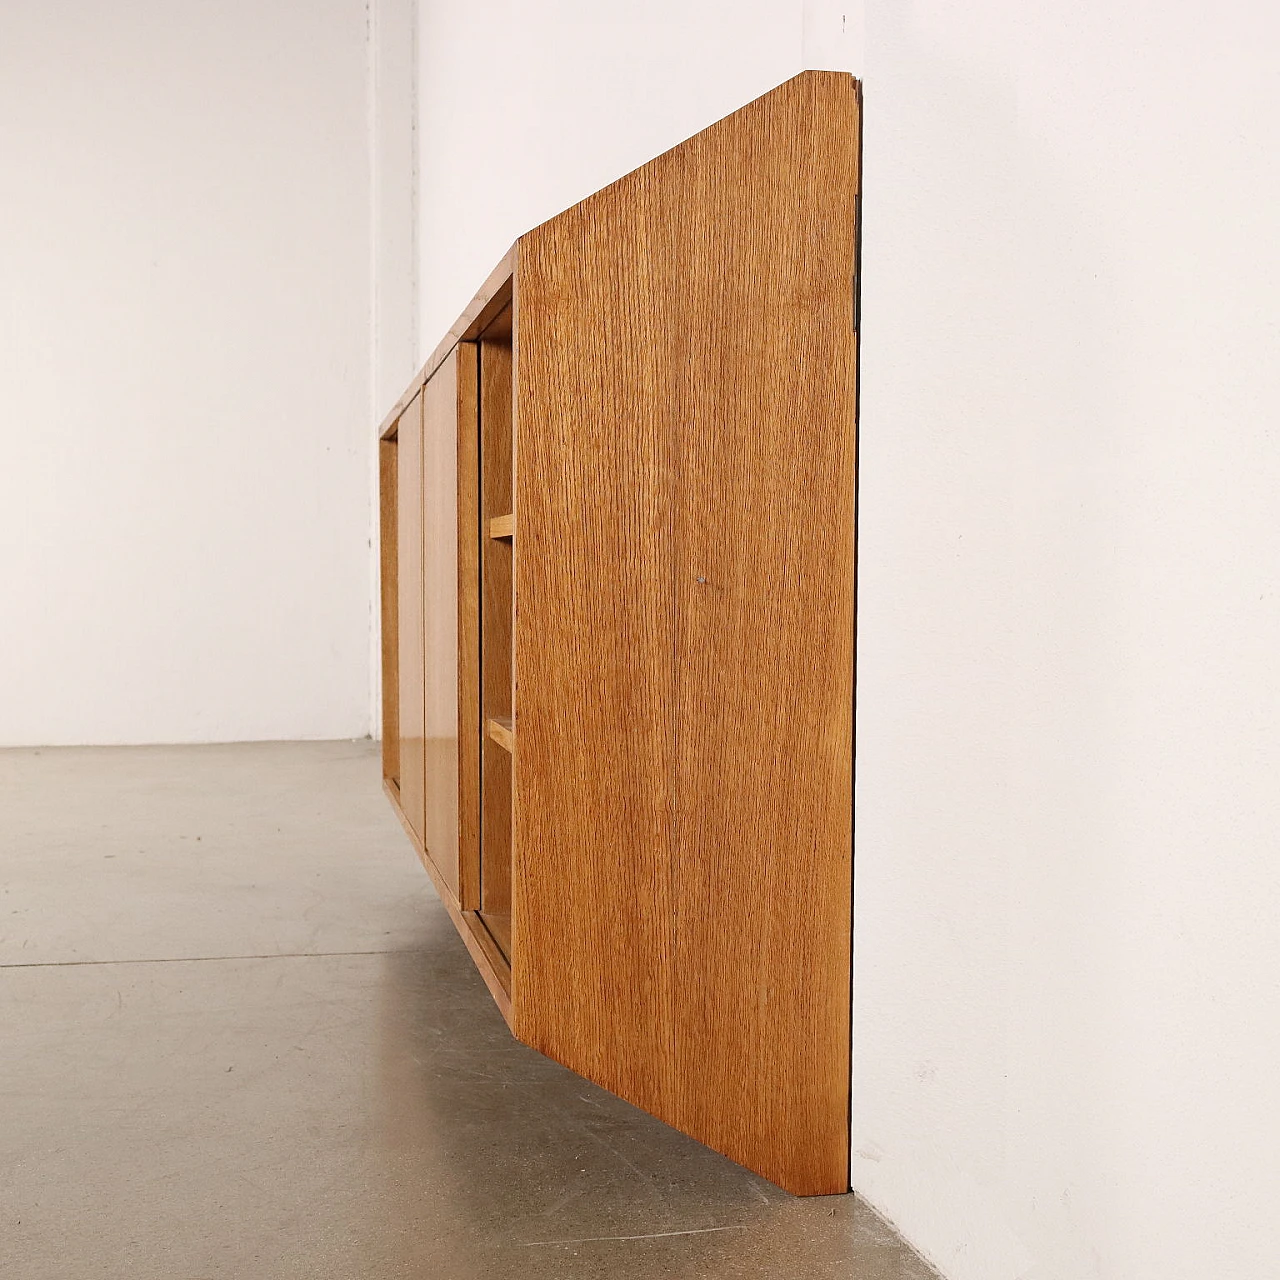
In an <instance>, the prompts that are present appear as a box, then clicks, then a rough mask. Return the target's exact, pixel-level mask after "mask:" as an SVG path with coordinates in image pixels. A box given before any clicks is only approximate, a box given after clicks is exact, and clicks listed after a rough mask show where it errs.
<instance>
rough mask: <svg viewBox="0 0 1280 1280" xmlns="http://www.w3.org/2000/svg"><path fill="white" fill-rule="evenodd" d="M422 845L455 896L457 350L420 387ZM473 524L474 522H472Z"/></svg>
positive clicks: (457, 704)
mask: <svg viewBox="0 0 1280 1280" xmlns="http://www.w3.org/2000/svg"><path fill="white" fill-rule="evenodd" d="M422 400H423V426H422V474H423V482H422V544H423V552H422V557H423V561H422V579H423V597H422V613H423V656H424V665H425V673H426V674H425V685H424V693H425V705H426V725H425V743H424V754H425V773H426V785H425V791H424V810H425V826H424V828H423V843H424V844H425V845H426V849H427V854H428V855H429V856H430V858H431V859H432V861H433V862H434V863H435V864H436V868H437V870H438V871H439V872H440V874H441V876H442V877H443V878H444V881H445V883H446V884H448V885H449V887H450V889H452V891H453V893H454V896H455V897H456V896H458V891H459V886H458V805H459V786H458V782H459V777H458V757H459V752H458V748H459V742H458V706H459V696H458V694H459V686H458V677H459V667H458V551H459V541H458V480H459V474H458V425H459V424H458V355H457V349H456V348H455V349H454V350H453V351H452V352H450V354H449V356H448V357H447V358H446V359H445V360H444V361H442V362H441V364H440V367H439V368H438V369H437V370H436V371H435V373H434V374H432V376H431V378H430V379H429V380H428V382H427V384H426V385H425V386H424V387H423V389H422ZM472 527H473V528H474V525H473V526H472Z"/></svg>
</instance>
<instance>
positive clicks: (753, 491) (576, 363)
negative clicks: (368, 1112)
mask: <svg viewBox="0 0 1280 1280" xmlns="http://www.w3.org/2000/svg"><path fill="white" fill-rule="evenodd" d="M857 139H858V115H857V86H856V82H855V81H853V80H852V78H851V77H849V76H845V75H839V74H836V73H818V72H810V73H806V74H805V75H803V76H800V77H797V78H796V79H795V80H793V81H789V82H788V83H787V84H785V85H783V86H781V87H780V88H779V89H777V90H775V91H774V92H772V93H770V94H767V95H765V97H764V98H762V99H759V100H757V101H756V102H754V103H752V104H750V105H749V106H748V107H746V108H744V109H743V110H742V111H739V112H736V113H735V114H734V115H732V116H729V117H727V118H726V119H725V120H723V121H721V122H719V123H718V124H716V125H713V126H712V127H711V128H710V129H708V130H705V131H704V132H703V133H701V134H699V135H698V136H697V137H695V138H694V139H691V140H690V141H689V142H687V143H683V144H681V145H680V146H679V147H676V148H674V149H673V150H672V151H670V152H667V153H666V154H664V155H663V156H660V157H659V158H658V159H657V160H655V161H653V162H652V163H650V164H648V165H646V166H644V167H643V168H642V169H639V170H637V171H636V172H635V173H632V174H629V175H627V176H626V177H625V178H623V179H621V180H620V181H618V182H617V183H615V184H613V185H612V186H610V187H608V188H606V189H605V190H604V191H602V192H599V193H597V194H596V195H594V196H592V197H590V198H589V199H587V200H585V201H584V202H583V203H582V204H580V205H578V206H576V207H575V208H574V209H571V210H569V211H568V212H567V213H565V214H562V215H560V216H559V217H557V218H555V219H552V220H551V222H549V223H547V224H545V225H544V226H542V227H539V228H537V229H536V230H535V231H533V232H531V233H529V235H527V236H525V237H524V238H523V239H522V240H521V242H520V245H519V268H518V271H517V277H516V305H517V314H518V321H517V334H516V363H517V370H518V385H517V412H516V422H517V433H516V434H517V439H516V501H515V506H514V514H515V515H516V517H517V526H518V529H519V533H518V538H517V548H516V551H517V554H516V582H515V599H516V605H517V613H516V617H517V625H516V632H515V672H516V687H517V691H518V712H517V717H516V719H517V724H516V742H517V744H518V750H517V753H516V755H515V786H516V793H515V870H516V886H515V937H514V946H515V952H514V954H515V956H516V958H517V964H516V966H515V968H514V971H513V988H512V997H513V999H512V1005H513V1019H514V1021H513V1028H514V1030H515V1031H516V1034H517V1035H518V1036H520V1038H521V1039H524V1040H526V1041H528V1042H529V1043H531V1044H533V1045H534V1046H535V1047H537V1048H539V1049H542V1050H543V1051H544V1052H546V1053H549V1054H550V1055H551V1056H553V1057H555V1058H557V1059H558V1060H559V1061H561V1062H564V1063H565V1064H566V1065H568V1066H570V1067H572V1068H573V1069H574V1070H577V1071H579V1072H581V1073H582V1074H584V1075H587V1076H589V1077H590V1078H592V1079H594V1080H596V1081H598V1082H599V1083H601V1084H602V1085H604V1086H605V1087H607V1088H609V1089H612V1090H613V1091H615V1092H617V1093H619V1094H621V1095H622V1096H623V1097H626V1098H628V1099H629V1100H631V1101H632V1102H634V1103H636V1104H637V1105H639V1106H642V1107H644V1108H645V1109H647V1110H649V1111H651V1112H653V1113H654V1114H656V1115H658V1116H660V1117H661V1118H663V1119H665V1120H667V1121H668V1122H669V1123H672V1124H674V1125H675V1126H676V1127H678V1128H680V1129H682V1130H684V1131H685V1132H688V1133H690V1134H692V1135H693V1136H694V1137H696V1138H698V1139H700V1140H701V1141H703V1142H706V1143H708V1144H709V1145H711V1146H713V1147H715V1148H716V1149H717V1150H720V1151H723V1152H725V1153H726V1154H727V1155H729V1156H731V1157H732V1158H733V1159H735V1160H737V1161H739V1162H740V1163H742V1164H745V1165H747V1166H748V1167H750V1168H752V1169H755V1170H756V1171H758V1172H760V1173H762V1174H764V1175H765V1176H767V1177H769V1178H771V1179H773V1180H774V1181H776V1182H778V1183H779V1184H780V1185H783V1186H785V1187H787V1188H788V1189H790V1190H792V1191H796V1192H800V1193H806V1194H815V1193H823V1192H836V1191H842V1190H845V1189H847V1186H848V1151H849V1148H848V1106H849V1056H850V1035H849V1021H850V1008H849V996H850V981H849V977H850V973H849V953H850V939H851V927H852V922H851V909H850V908H851V902H850V899H851V814H852V705H853V626H854V619H853V585H854V584H853V516H854V513H853V460H854V442H855V409H856V402H855V397H854V391H855V382H854V378H855V371H854V364H853V359H854V334H853V311H852V299H853V288H854V269H855V258H854V255H855V243H854V227H855V220H856V216H855V210H856V200H855V195H856V191H857V156H858V143H857Z"/></svg>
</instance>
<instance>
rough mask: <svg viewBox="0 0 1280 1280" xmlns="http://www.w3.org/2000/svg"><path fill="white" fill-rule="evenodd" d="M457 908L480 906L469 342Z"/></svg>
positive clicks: (476, 460)
mask: <svg viewBox="0 0 1280 1280" xmlns="http://www.w3.org/2000/svg"><path fill="white" fill-rule="evenodd" d="M457 350H458V355H457V361H458V902H459V904H460V906H461V908H462V909H463V910H464V911H474V910H476V909H477V908H478V907H479V906H480V743H481V736H480V735H481V730H480V725H481V724H482V723H483V721H482V719H481V716H480V539H481V525H480V424H479V418H478V412H479V407H478V400H479V386H478V381H477V380H478V377H479V370H478V364H477V357H476V346H475V343H473V342H460V343H459V344H458V349H457Z"/></svg>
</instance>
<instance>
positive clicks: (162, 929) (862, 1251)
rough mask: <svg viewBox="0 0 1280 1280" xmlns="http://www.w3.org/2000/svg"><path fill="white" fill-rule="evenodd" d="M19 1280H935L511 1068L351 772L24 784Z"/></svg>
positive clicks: (325, 768) (717, 1165) (617, 1114)
mask: <svg viewBox="0 0 1280 1280" xmlns="http://www.w3.org/2000/svg"><path fill="white" fill-rule="evenodd" d="M0 1276H2V1277H4V1278H5V1280H46V1278H48V1280H89V1278H90V1277H94V1278H98V1277H104V1278H110V1280H116V1278H117V1277H128V1278H129V1280H150V1278H152V1277H154V1278H155V1280H215V1278H219V1280H220V1278H222V1277H234V1278H235V1280H276V1278H278V1277H295V1276H296V1277H307V1280H318V1278H320V1277H344V1278H345V1277H353V1278H354V1277H369V1278H371V1280H376V1278H381V1277H417V1276H422V1277H430V1278H432V1280H506V1278H507V1277H513V1278H514V1277H519V1278H520V1280H543V1278H544V1277H545V1278H546V1280H585V1278H586V1277H605V1276H608V1277H619V1278H622V1280H651V1278H655V1280H656V1277H667V1276H670V1277H679V1278H681V1280H684V1278H686V1277H687V1278H690V1280H692V1278H694V1277H715V1278H717V1280H718V1278H719V1277H731V1276H733V1277H761V1278H763V1277H787V1278H788V1280H790V1278H791V1277H796V1278H797V1280H819V1278H822V1277H840V1278H841V1280H928V1278H929V1277H932V1276H933V1272H931V1271H930V1270H929V1269H928V1268H927V1267H926V1266H925V1265H924V1264H923V1263H922V1262H921V1261H920V1260H919V1259H918V1258H916V1257H915V1256H914V1255H913V1254H911V1253H910V1252H909V1251H908V1250H907V1249H906V1248H905V1247H904V1246H903V1245H902V1244H901V1243H900V1242H899V1241H898V1239H897V1238H896V1237H895V1235H894V1234H893V1232H892V1231H891V1230H890V1229H889V1228H888V1227H887V1226H886V1225H885V1224H884V1223H883V1222H882V1221H881V1220H880V1219H879V1218H877V1217H876V1216H875V1215H874V1214H873V1213H872V1212H871V1211H870V1209H868V1208H867V1207H866V1206H865V1205H864V1204H862V1203H861V1202H860V1201H859V1200H858V1199H857V1198H856V1197H853V1196H840V1197H830V1198H826V1199H821V1200H797V1199H793V1198H791V1197H789V1196H787V1195H785V1194H784V1193H782V1192H781V1191H779V1190H778V1189H777V1188H775V1187H773V1186H770V1185H769V1184H768V1183H766V1182H764V1181H762V1180H761V1179H759V1178H756V1177H754V1176H752V1175H751V1174H749V1173H747V1172H745V1171H744V1170H742V1169H740V1168H738V1167H737V1166H736V1165H733V1164H731V1163H730V1162H729V1161H727V1160H725V1159H723V1158H721V1157H720V1156H717V1155H715V1154H714V1153H712V1152H710V1151H708V1150H706V1149H705V1148H703V1147H701V1146H699V1145H698V1144H697V1143H695V1142H693V1141H691V1140H690V1139H688V1138H685V1137H683V1136H682V1135H680V1134H678V1133H676V1132H674V1131H673V1130H671V1129H669V1128H667V1127H666V1126H665V1125H663V1124H661V1123H659V1122H658V1121H656V1120H653V1119H652V1118H650V1117H648V1116H646V1115H644V1114H642V1113H641V1112H639V1111H636V1110H635V1109H634V1108H632V1107H630V1106H628V1105H627V1104H625V1103H623V1102H620V1101H619V1100H618V1099H616V1098H613V1097H611V1096H610V1095H609V1094H607V1093H604V1092H603V1091H602V1090H600V1089H597V1088H595V1087H594V1086H592V1085H589V1084H588V1083H587V1082H586V1081H584V1080H582V1079H580V1078H579V1077H577V1076H575V1075H573V1074H572V1073H571V1072H568V1071H565V1070H564V1069H563V1068H561V1067H558V1066H556V1065H555V1064H554V1063H552V1062H549V1061H548V1060H547V1059H545V1058H542V1057H540V1056H539V1055H538V1054H536V1053H534V1052H533V1051H532V1050H529V1049H526V1048H524V1047H523V1046H522V1045H519V1044H517V1043H516V1042H515V1041H513V1040H512V1039H511V1037H510V1035H509V1034H508V1032H507V1029H506V1026H505V1024H504V1023H503V1021H502V1019H501V1017H500V1016H499V1015H498V1013H497V1010H496V1009H495V1008H494V1007H493V1004H492V1002H491V1001H490V999H489V996H488V993H487V992H486V991H485V988H484V985H483V983H482V982H481V980H480V978H479V977H478V975H477V974H476V973H475V971H474V969H473V968H472V965H471V961H470V959H469V958H468V956H467V954H466V951H465V950H464V948H463V946H462V943H461V942H460V941H459V940H458V938H457V936H456V935H455V934H454V932H453V929H452V927H451V926H450V924H449V920H448V917H447V915H446V914H445V911H444V908H443V907H442V906H441V905H440V903H439V902H438V901H437V899H436V898H435V896H434V894H433V892H432V890H431V888H430V886H429V884H428V881H427V877H426V875H425V874H424V873H423V871H422V870H421V868H420V867H419V865H418V863H417V860H416V859H415V857H414V855H413V852H412V850H411V849H410V847H409V844H408V842H407V841H406V839H405V837H404V835H403V834H402V832H401V831H400V828H399V825H398V823H397V822H396V820H395V818H394V817H393V816H392V814H391V811H390V808H389V807H388V805H387V803H386V801H385V799H384V798H383V796H382V794H381V791H380V788H379V785H378V765H377V757H376V754H375V750H374V747H373V746H372V745H371V744H369V743H367V742H360V743H347V742H343V743H303V744H298V743H281V744H267V745H249V746H228V747H221V746H219V747H132V748H129V747H126V748H109V749H79V748H76V749H56V750H54V749H49V750H40V751H36V750H19V751H4V752H0Z"/></svg>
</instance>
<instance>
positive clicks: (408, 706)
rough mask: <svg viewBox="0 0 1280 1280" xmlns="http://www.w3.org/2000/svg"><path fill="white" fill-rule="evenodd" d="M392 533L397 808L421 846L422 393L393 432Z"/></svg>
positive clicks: (423, 759)
mask: <svg viewBox="0 0 1280 1280" xmlns="http://www.w3.org/2000/svg"><path fill="white" fill-rule="evenodd" d="M396 528H397V534H396V544H397V553H396V554H397V573H396V583H397V588H398V592H397V598H398V606H397V615H396V617H397V623H398V629H399V641H398V644H397V655H398V659H399V661H398V667H397V677H398V679H397V688H398V692H399V714H398V725H399V730H400V753H399V754H400V808H401V809H402V810H403V812H404V815H405V818H406V820H407V821H408V823H409V825H410V826H411V827H412V828H413V830H414V832H415V833H416V834H417V836H418V838H419V839H420V840H421V839H422V838H423V834H424V831H425V822H426V798H425V787H426V756H425V744H424V741H423V739H424V736H425V731H426V693H425V688H424V680H425V673H426V668H425V660H424V656H423V615H422V395H421V393H419V394H418V395H416V396H414V398H413V399H412V400H411V401H410V402H409V404H408V407H407V408H406V409H405V411H404V413H402V414H401V415H400V419H399V424H398V426H397V428H396Z"/></svg>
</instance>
